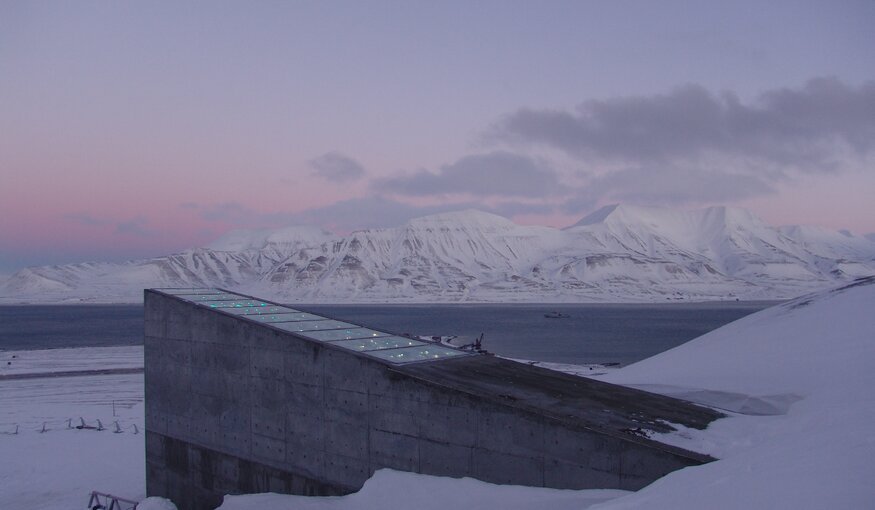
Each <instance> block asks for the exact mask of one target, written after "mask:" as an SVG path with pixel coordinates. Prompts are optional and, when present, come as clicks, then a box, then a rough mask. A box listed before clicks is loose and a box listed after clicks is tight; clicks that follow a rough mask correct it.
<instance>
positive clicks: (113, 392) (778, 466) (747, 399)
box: [0, 277, 875, 510]
mask: <svg viewBox="0 0 875 510" xmlns="http://www.w3.org/2000/svg"><path fill="white" fill-rule="evenodd" d="M873 312H875V277H872V278H868V279H863V280H858V281H857V282H856V283H854V284H852V285H849V286H846V287H844V288H841V289H836V290H833V291H828V292H821V293H818V294H815V295H812V296H808V297H805V298H800V299H797V300H795V301H791V302H788V303H785V304H782V305H778V306H775V307H773V308H770V309H767V310H764V311H762V312H759V313H756V314H753V315H750V316H748V317H745V318H744V319H741V320H739V321H736V322H734V323H732V324H729V325H727V326H724V327H723V328H720V329H718V330H715V331H713V332H711V333H709V334H707V335H704V336H702V337H700V338H698V339H695V340H693V341H691V342H689V343H687V344H684V345H682V346H680V347H678V348H675V349H672V350H671V351H667V352H665V353H662V354H660V355H657V356H654V357H653V358H650V359H647V360H644V361H641V362H639V363H636V364H633V365H630V366H628V367H625V368H622V369H619V370H615V371H609V372H608V373H606V374H604V375H602V376H600V377H599V378H600V379H603V380H606V381H610V382H615V383H619V384H626V385H632V386H636V387H639V388H644V389H647V390H650V391H655V392H658V393H665V394H669V395H677V396H682V397H685V398H690V399H692V400H695V401H698V402H700V403H703V404H706V405H713V406H715V407H719V408H721V409H724V410H727V412H728V413H729V414H730V417H728V418H724V419H721V420H718V421H716V422H714V423H713V424H712V425H711V426H710V427H709V428H707V429H706V430H704V431H698V430H683V429H680V430H677V431H676V432H673V433H671V434H665V435H660V436H654V438H655V439H658V440H662V441H665V442H670V443H673V444H677V445H679V446H682V447H685V448H690V449H693V450H696V451H700V452H703V453H710V454H711V455H713V456H715V457H717V458H718V459H719V460H717V461H715V462H712V463H710V464H706V465H704V466H698V467H691V468H686V469H682V470H680V471H676V472H674V473H672V474H670V475H668V476H665V477H663V478H661V479H660V480H657V481H656V482H654V483H653V484H651V485H649V486H648V487H645V488H644V489H641V490H640V491H638V492H635V493H625V492H621V491H558V490H552V489H537V488H529V487H515V486H498V485H492V484H488V483H484V482H480V481H477V480H471V479H450V478H440V477H431V476H425V475H416V474H410V473H399V472H393V471H387V470H382V471H378V472H377V473H376V474H375V475H374V476H373V477H372V478H371V479H370V480H369V481H368V482H367V484H366V485H365V487H364V488H363V489H362V490H361V491H359V492H358V493H356V494H351V495H348V496H344V497H333V498H306V497H301V496H281V495H276V494H260V495H250V496H233V497H227V498H226V501H225V504H224V505H223V506H222V508H223V510H256V509H258V510H268V509H347V508H349V509H352V508H355V509H368V508H380V509H383V508H425V509H431V508H434V509H441V510H445V509H454V508H466V509H469V508H473V509H476V508H484V509H485V508H506V509H515V508H532V509H540V508H576V509H581V508H590V509H592V510H620V509H673V510H674V509H677V510H684V509H702V508H707V509H716V510H721V509H740V508H744V509H772V508H782V509H783V508H791V509H808V508H810V509H823V508H830V509H861V508H875V486H873V484H872V480H875V467H873V466H875V463H873V461H872V459H875V427H873V424H875V393H873V392H872V388H875V313H873ZM0 355H9V353H8V352H7V353H2V352H0ZM92 356H93V357H94V358H95V359H98V358H100V356H98V355H92ZM106 357H109V354H108V353H107V356H105V358H106ZM103 364H104V365H107V364H109V365H111V363H103ZM565 368H568V367H565ZM65 392H66V394H63V393H65ZM138 397H139V398H140V399H142V376H141V375H108V376H99V377H94V376H89V377H66V378H58V377H55V378H40V379H27V380H2V379H0V432H10V431H11V426H12V425H13V424H15V423H19V424H20V426H21V430H20V432H19V434H18V435H15V436H13V435H7V434H0V458H2V459H3V462H2V463H0V508H3V509H5V508H45V509H50V510H51V509H62V508H64V509H65V508H74V507H75V506H77V505H80V504H84V502H86V500H87V494H88V491H90V490H92V489H97V490H103V491H104V492H111V493H114V494H117V495H119V496H123V497H127V498H130V499H137V498H142V497H144V496H145V491H144V483H143V482H144V481H143V478H144V474H143V471H144V467H143V466H144V459H143V441H142V437H143V436H142V434H139V435H133V434H132V433H130V432H125V433H122V434H112V433H111V432H110V431H102V432H97V431H94V430H87V429H86V430H68V429H66V428H64V423H63V420H64V419H66V418H67V417H78V416H80V415H81V416H83V417H85V418H86V419H87V420H89V421H90V423H93V420H94V419H95V418H97V417H104V418H105V419H103V422H104V424H111V423H112V421H113V418H112V415H111V407H110V405H111V401H112V400H116V401H117V402H121V401H125V399H126V398H130V400H129V401H128V402H129V404H130V407H124V406H122V409H121V411H120V412H121V413H122V414H121V416H120V417H117V418H115V419H119V418H120V421H122V422H123V423H124V424H125V425H127V424H129V423H138V424H140V426H142V416H143V408H142V401H141V400H139V401H138V400H137V398H138ZM44 421H45V422H48V423H49V428H50V430H49V431H48V432H46V433H44V434H41V433H39V432H38V430H40V428H41V426H42V422H44ZM74 425H75V422H74ZM58 427H60V428H58ZM9 459H12V460H11V461H10V460H9Z"/></svg>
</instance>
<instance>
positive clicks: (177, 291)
mask: <svg viewBox="0 0 875 510" xmlns="http://www.w3.org/2000/svg"><path fill="white" fill-rule="evenodd" d="M155 290H157V291H159V292H163V293H164V294H170V295H171V296H183V295H190V294H195V295H196V294H225V292H223V291H221V290H219V289H205V288H203V287H200V288H197V289H178V288H177V289H155Z"/></svg>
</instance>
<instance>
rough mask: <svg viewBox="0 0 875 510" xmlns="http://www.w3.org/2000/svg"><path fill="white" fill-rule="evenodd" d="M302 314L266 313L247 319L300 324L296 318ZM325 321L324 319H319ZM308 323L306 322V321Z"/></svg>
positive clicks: (249, 316) (248, 316)
mask: <svg viewBox="0 0 875 510" xmlns="http://www.w3.org/2000/svg"><path fill="white" fill-rule="evenodd" d="M299 315H300V313H266V314H249V315H246V316H245V317H246V318H247V319H251V320H254V321H258V322H300V321H298V320H297V319H295V317H297V316H299ZM319 318H320V319H323V318H324V317H319ZM304 322H306V321H304ZM310 322H323V321H310Z"/></svg>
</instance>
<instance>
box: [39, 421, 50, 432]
mask: <svg viewBox="0 0 875 510" xmlns="http://www.w3.org/2000/svg"><path fill="white" fill-rule="evenodd" d="M48 430H49V429H47V428H46V422H43V428H42V429H40V431H39V433H40V434H45V433H46V432H48Z"/></svg>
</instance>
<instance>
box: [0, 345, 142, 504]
mask: <svg viewBox="0 0 875 510" xmlns="http://www.w3.org/2000/svg"><path fill="white" fill-rule="evenodd" d="M0 362H2V368H0V509H12V508H33V509H45V510H54V509H58V510H61V509H69V508H84V507H85V505H86V503H88V496H89V494H90V492H91V491H92V490H97V491H101V492H109V493H112V494H114V495H117V496H121V497H125V498H127V499H134V500H139V499H142V498H144V497H145V495H146V486H145V485H146V484H145V455H144V442H143V437H144V434H143V375H142V374H111V375H100V376H67V377H52V376H51V373H52V372H69V371H79V370H105V369H114V368H121V369H130V368H136V367H137V366H139V367H142V365H143V348H142V347H96V348H84V349H51V350H45V351H0ZM7 363H11V365H7ZM12 374H15V375H20V374H42V375H43V377H34V378H27V379H9V378H4V376H5V375H12ZM68 420H69V422H68ZM98 420H100V423H102V424H103V427H104V428H105V430H97V429H96V428H81V429H79V428H76V427H77V426H81V425H82V423H83V422H84V423H85V425H86V426H87V427H97V426H98ZM116 422H117V423H118V428H119V429H121V430H122V432H120V433H115V430H116ZM68 426H69V427H72V428H68ZM44 428H45V432H42V430H44ZM16 431H17V433H16ZM135 432H136V433H135Z"/></svg>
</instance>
